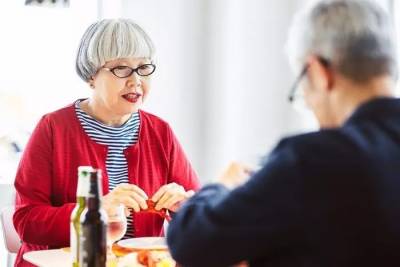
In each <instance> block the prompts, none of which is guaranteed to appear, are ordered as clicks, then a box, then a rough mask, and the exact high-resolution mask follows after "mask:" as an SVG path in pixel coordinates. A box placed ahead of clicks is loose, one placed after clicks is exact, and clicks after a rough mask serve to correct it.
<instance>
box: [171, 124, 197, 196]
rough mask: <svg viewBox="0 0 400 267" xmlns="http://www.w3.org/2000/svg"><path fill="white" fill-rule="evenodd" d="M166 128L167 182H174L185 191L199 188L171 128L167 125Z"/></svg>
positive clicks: (195, 176)
mask: <svg viewBox="0 0 400 267" xmlns="http://www.w3.org/2000/svg"><path fill="white" fill-rule="evenodd" d="M168 130H169V140H170V144H171V146H170V156H169V157H170V160H169V175H168V183H172V182H175V183H177V184H179V185H181V186H183V187H184V188H185V190H186V191H187V190H195V191H197V190H198V188H199V181H198V177H197V175H196V173H195V171H194V170H193V168H192V166H191V164H190V162H189V160H188V158H187V157H186V155H185V152H184V151H183V149H182V146H181V145H180V143H179V141H178V139H177V138H176V136H175V134H174V133H173V131H172V129H171V128H170V127H168Z"/></svg>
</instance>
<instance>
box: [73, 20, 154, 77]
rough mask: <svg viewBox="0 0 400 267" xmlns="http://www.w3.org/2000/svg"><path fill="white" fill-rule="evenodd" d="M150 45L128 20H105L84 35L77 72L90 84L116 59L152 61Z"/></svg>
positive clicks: (151, 44) (147, 37) (79, 51)
mask: <svg viewBox="0 0 400 267" xmlns="http://www.w3.org/2000/svg"><path fill="white" fill-rule="evenodd" d="M154 53H155V49H154V45H153V42H152V41H151V39H150V37H149V36H148V35H147V34H146V32H145V31H144V30H143V29H142V28H141V27H140V26H139V25H137V24H136V23H135V22H133V21H132V20H130V19H104V20H101V21H98V22H96V23H93V24H92V25H90V26H89V28H88V29H87V30H86V32H85V33H84V35H83V37H82V39H81V42H80V45H79V49H78V53H77V56H76V71H77V73H78V75H79V76H80V77H81V78H82V79H83V80H84V81H86V82H87V81H89V80H90V79H91V78H92V77H93V76H94V75H95V74H96V72H97V71H98V69H99V68H100V67H102V66H103V65H104V64H105V63H106V62H107V61H110V60H114V59H119V58H131V57H143V58H148V59H150V60H152V59H153V57H154Z"/></svg>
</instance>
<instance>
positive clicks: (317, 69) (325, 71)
mask: <svg viewBox="0 0 400 267" xmlns="http://www.w3.org/2000/svg"><path fill="white" fill-rule="evenodd" d="M307 64H308V66H309V67H308V68H309V69H308V75H309V80H310V82H312V83H314V85H315V86H317V87H318V88H324V89H326V90H328V91H330V90H331V89H332V88H333V86H334V73H333V70H332V68H331V67H330V66H329V65H327V64H326V63H324V62H322V61H321V59H320V58H319V57H317V56H310V57H308V59H307Z"/></svg>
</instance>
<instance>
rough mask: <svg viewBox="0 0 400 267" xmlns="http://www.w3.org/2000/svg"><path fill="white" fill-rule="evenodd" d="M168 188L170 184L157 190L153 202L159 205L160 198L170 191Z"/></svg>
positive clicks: (152, 198)
mask: <svg viewBox="0 0 400 267" xmlns="http://www.w3.org/2000/svg"><path fill="white" fill-rule="evenodd" d="M168 186H169V184H166V185H163V186H161V187H160V188H159V189H158V190H157V192H156V193H155V194H154V195H153V196H152V197H151V200H152V201H153V202H154V203H157V202H158V201H159V200H160V198H161V197H162V196H163V195H164V193H165V192H166V191H167V190H168Z"/></svg>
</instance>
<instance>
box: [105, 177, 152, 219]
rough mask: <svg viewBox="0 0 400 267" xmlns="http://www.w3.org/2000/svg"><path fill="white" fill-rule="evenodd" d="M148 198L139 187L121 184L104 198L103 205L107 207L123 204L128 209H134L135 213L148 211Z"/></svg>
mask: <svg viewBox="0 0 400 267" xmlns="http://www.w3.org/2000/svg"><path fill="white" fill-rule="evenodd" d="M147 198H148V197H147V194H146V193H145V192H144V191H143V190H142V189H140V188H139V187H138V186H136V185H133V184H119V185H118V186H117V187H115V188H114V189H113V190H112V191H111V192H109V193H108V194H107V195H105V196H104V197H103V203H104V206H105V207H110V206H111V205H118V204H120V203H122V204H124V205H125V206H126V207H128V208H132V209H133V210H134V211H135V212H139V211H140V209H147V203H146V200H147Z"/></svg>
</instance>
